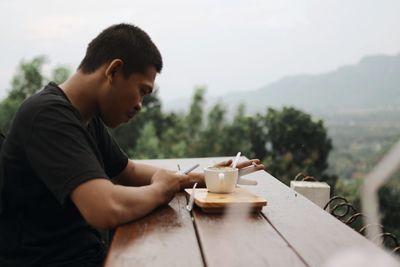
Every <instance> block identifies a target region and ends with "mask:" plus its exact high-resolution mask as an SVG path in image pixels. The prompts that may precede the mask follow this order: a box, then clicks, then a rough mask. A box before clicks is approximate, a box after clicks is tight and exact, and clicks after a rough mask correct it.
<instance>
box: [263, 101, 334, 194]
mask: <svg viewBox="0 0 400 267" xmlns="http://www.w3.org/2000/svg"><path fill="white" fill-rule="evenodd" d="M264 120H265V127H266V128H267V131H268V132H267V139H268V141H269V144H270V145H269V147H268V152H269V153H268V156H267V158H266V159H265V164H266V167H267V169H268V170H269V171H270V172H271V174H272V175H274V176H275V177H278V178H279V179H280V180H282V181H283V182H285V183H286V184H289V182H290V180H293V179H294V177H295V176H296V175H297V174H298V173H303V174H305V175H311V176H314V177H315V178H317V180H321V181H327V182H328V183H329V184H330V185H331V187H334V185H335V182H336V177H334V176H330V175H327V174H325V173H324V171H325V170H326V169H327V167H328V164H327V158H328V155H329V152H330V150H331V149H332V144H331V140H330V138H328V136H327V132H326V129H325V127H324V125H323V122H322V121H321V120H318V121H316V122H314V121H313V120H312V118H311V116H310V115H309V114H306V113H304V112H302V111H300V110H297V109H295V108H287V107H285V108H283V109H282V111H278V110H275V109H272V108H269V109H268V112H267V114H266V116H265V118H264Z"/></svg>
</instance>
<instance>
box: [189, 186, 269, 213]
mask: <svg viewBox="0 0 400 267" xmlns="http://www.w3.org/2000/svg"><path fill="white" fill-rule="evenodd" d="M185 191H186V193H187V194H188V195H189V196H190V195H191V194H192V191H193V189H191V188H188V189H185ZM194 195H195V198H194V203H195V204H196V205H197V206H198V207H200V208H201V209H202V210H203V211H205V212H221V211H223V210H224V209H225V208H233V207H237V208H239V209H240V208H249V207H250V208H251V209H252V210H253V211H260V210H261V209H262V207H263V206H265V205H266V204H267V201H266V200H265V199H263V198H261V197H259V196H257V195H256V194H254V193H252V192H250V191H249V190H246V189H244V188H241V187H236V188H235V191H234V192H232V193H229V194H218V193H210V192H208V191H207V188H197V189H195V194H194Z"/></svg>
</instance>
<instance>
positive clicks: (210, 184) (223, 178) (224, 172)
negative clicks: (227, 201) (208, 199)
mask: <svg viewBox="0 0 400 267" xmlns="http://www.w3.org/2000/svg"><path fill="white" fill-rule="evenodd" d="M238 173H239V172H238V169H237V168H231V167H208V168H205V169H204V178H205V182H206V187H207V189H208V191H209V192H211V193H232V192H233V191H234V190H235V187H236V183H237V180H238V176H239V175H238Z"/></svg>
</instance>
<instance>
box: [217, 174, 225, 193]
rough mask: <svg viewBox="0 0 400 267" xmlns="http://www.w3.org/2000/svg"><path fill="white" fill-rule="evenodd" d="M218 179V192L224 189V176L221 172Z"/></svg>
mask: <svg viewBox="0 0 400 267" xmlns="http://www.w3.org/2000/svg"><path fill="white" fill-rule="evenodd" d="M218 179H219V188H220V190H223V188H224V180H225V174H224V173H222V172H220V173H218Z"/></svg>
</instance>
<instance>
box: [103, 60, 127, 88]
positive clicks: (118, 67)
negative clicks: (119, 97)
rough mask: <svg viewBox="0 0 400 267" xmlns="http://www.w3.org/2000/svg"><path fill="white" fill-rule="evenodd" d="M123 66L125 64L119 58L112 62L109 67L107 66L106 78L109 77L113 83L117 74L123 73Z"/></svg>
mask: <svg viewBox="0 0 400 267" xmlns="http://www.w3.org/2000/svg"><path fill="white" fill-rule="evenodd" d="M123 65H124V62H123V61H122V60H121V59H119V58H117V59H114V60H112V61H111V62H110V63H109V64H108V66H107V68H106V71H105V73H104V74H105V76H106V77H107V80H108V81H109V82H112V81H113V80H114V78H115V74H116V73H117V72H119V71H122V67H123Z"/></svg>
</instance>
